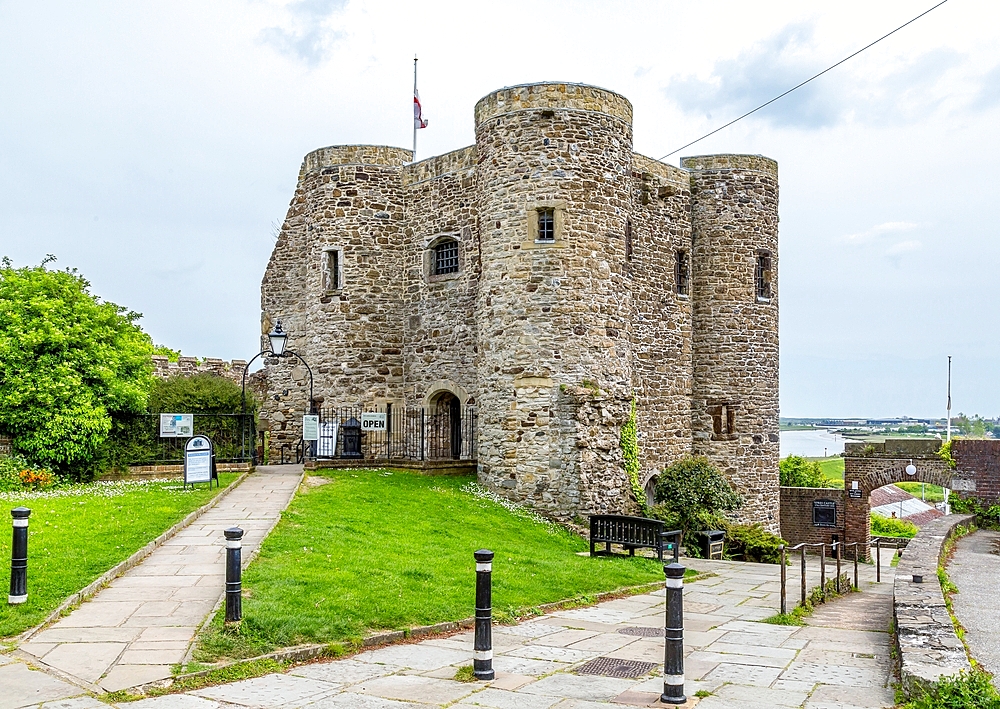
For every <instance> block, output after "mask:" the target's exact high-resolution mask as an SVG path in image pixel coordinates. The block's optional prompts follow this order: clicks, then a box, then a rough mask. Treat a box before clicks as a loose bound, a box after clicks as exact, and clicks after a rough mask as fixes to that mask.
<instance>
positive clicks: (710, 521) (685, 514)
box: [654, 457, 743, 539]
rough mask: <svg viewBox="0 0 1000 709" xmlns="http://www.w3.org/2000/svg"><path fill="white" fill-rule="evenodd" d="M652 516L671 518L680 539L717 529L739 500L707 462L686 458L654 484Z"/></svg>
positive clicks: (672, 466) (700, 459) (720, 474)
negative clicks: (654, 501)
mask: <svg viewBox="0 0 1000 709" xmlns="http://www.w3.org/2000/svg"><path fill="white" fill-rule="evenodd" d="M654 497H655V500H656V503H657V504H656V506H655V507H654V510H656V512H655V514H657V515H661V516H660V517H659V518H660V519H664V516H666V515H668V514H669V515H674V516H673V517H672V519H673V520H676V525H677V526H676V527H675V528H676V529H680V530H681V533H682V539H685V538H686V537H687V536H688V533H689V532H691V531H694V530H699V529H712V528H718V525H719V522H720V520H721V515H722V514H723V513H724V512H730V511H732V510H736V509H739V508H740V507H741V506H742V505H743V500H742V499H741V498H740V496H739V495H738V494H737V493H736V491H735V490H734V489H733V486H732V485H730V484H729V481H728V480H726V477H725V476H724V475H723V474H722V473H721V472H720V471H719V469H718V468H716V467H715V466H714V465H712V464H711V463H710V462H709V461H708V459H707V458H702V457H687V458H682V459H681V460H679V461H678V462H676V463H674V464H673V465H671V466H669V467H668V468H666V469H664V471H663V473H662V474H661V475H660V477H659V479H658V480H657V481H656V489H655V492H654Z"/></svg>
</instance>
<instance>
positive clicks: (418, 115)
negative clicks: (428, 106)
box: [413, 77, 427, 129]
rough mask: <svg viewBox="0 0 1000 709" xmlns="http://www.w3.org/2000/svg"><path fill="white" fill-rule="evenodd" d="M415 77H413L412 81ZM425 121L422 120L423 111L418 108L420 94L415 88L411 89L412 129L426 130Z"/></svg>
mask: <svg viewBox="0 0 1000 709" xmlns="http://www.w3.org/2000/svg"><path fill="white" fill-rule="evenodd" d="M415 80H416V77H414V81H415ZM426 127H427V120H426V119H425V118H424V114H423V109H422V108H421V106H420V94H419V93H417V89H416V87H414V88H413V128H414V129H417V128H426Z"/></svg>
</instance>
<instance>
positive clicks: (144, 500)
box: [0, 473, 237, 637]
mask: <svg viewBox="0 0 1000 709" xmlns="http://www.w3.org/2000/svg"><path fill="white" fill-rule="evenodd" d="M236 477H237V476H236V475H235V474H227V473H221V474H220V475H219V478H220V481H221V484H222V486H223V487H225V486H227V485H229V484H230V483H231V482H232V481H233V480H235V479H236ZM217 492H218V491H217V490H216V489H215V488H212V489H211V490H209V489H208V487H206V486H204V485H199V486H198V487H197V488H195V489H190V488H189V489H188V490H187V491H184V490H182V489H181V483H180V481H179V480H178V481H116V482H103V483H91V484H89V485H74V486H72V487H68V488H62V489H57V490H49V491H46V492H34V493H31V492H19V493H10V492H8V493H0V504H2V505H3V506H4V507H5V508H7V509H12V508H14V507H19V506H24V507H28V508H30V509H31V517H30V519H29V526H28V601H27V602H26V603H24V604H22V605H18V606H9V605H6V604H3V605H0V637H9V636H11V635H15V634H17V633H20V632H22V631H24V630H27V629H28V628H31V627H33V626H35V625H37V624H38V623H40V622H42V621H43V620H44V619H45V618H46V617H47V616H48V615H49V614H50V613H52V611H53V610H55V609H56V608H57V607H58V606H59V604H60V603H62V602H63V601H64V600H65V599H66V598H67V597H69V596H71V595H72V594H74V593H76V592H77V591H79V590H80V589H82V588H84V587H85V586H87V584H89V583H91V582H92V581H94V579H96V578H97V577H99V576H100V575H101V574H103V573H104V572H105V571H107V570H108V569H110V568H111V567H113V566H114V565H115V564H117V563H118V562H120V561H123V560H125V559H126V558H128V557H129V556H130V555H132V554H133V553H135V552H136V551H138V550H139V549H141V548H142V547H144V546H145V545H146V544H148V543H149V542H151V541H152V540H153V539H155V538H156V537H157V536H159V535H160V534H162V533H163V532H164V531H166V530H167V529H169V528H170V527H171V526H172V525H174V524H176V523H177V522H179V521H180V520H182V519H183V518H184V517H185V516H186V515H187V514H188V513H190V512H192V511H194V510H195V509H197V508H198V507H200V506H201V505H203V504H205V503H206V502H207V501H209V500H210V499H211V498H212V497H214V496H215V495H216V494H217ZM8 519H9V517H8ZM10 544H11V535H10V533H9V532H7V533H4V534H0V559H10ZM8 568H9V567H8ZM8 578H9V577H8V575H7V574H6V573H4V574H3V575H2V576H0V581H2V582H3V583H5V584H6V583H7V580H8Z"/></svg>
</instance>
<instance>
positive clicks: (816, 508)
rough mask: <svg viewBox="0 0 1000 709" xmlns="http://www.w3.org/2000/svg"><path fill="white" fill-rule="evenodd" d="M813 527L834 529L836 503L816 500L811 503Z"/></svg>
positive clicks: (835, 524) (835, 523)
mask: <svg viewBox="0 0 1000 709" xmlns="http://www.w3.org/2000/svg"><path fill="white" fill-rule="evenodd" d="M813 526H814V527H836V526H837V503H836V502H834V501H833V500H816V501H814V502H813Z"/></svg>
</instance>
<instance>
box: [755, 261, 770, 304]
mask: <svg viewBox="0 0 1000 709" xmlns="http://www.w3.org/2000/svg"><path fill="white" fill-rule="evenodd" d="M754 280H755V281H756V286H757V300H759V301H764V302H767V301H769V300H771V252H770V251H760V252H758V253H757V268H756V271H755V278H754Z"/></svg>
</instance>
